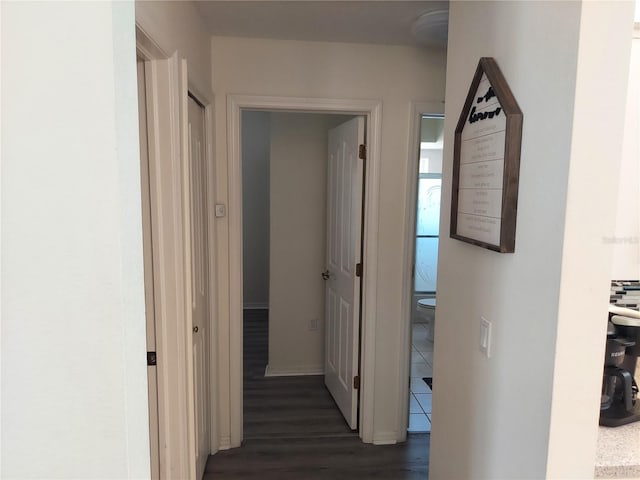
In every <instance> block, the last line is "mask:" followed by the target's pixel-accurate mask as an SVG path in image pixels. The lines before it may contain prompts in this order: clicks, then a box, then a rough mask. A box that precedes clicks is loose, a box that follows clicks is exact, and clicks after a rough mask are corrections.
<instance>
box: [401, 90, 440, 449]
mask: <svg viewBox="0 0 640 480" xmlns="http://www.w3.org/2000/svg"><path fill="white" fill-rule="evenodd" d="M422 115H442V116H443V117H444V102H412V103H411V110H410V117H409V149H408V154H409V159H408V162H407V183H406V187H405V191H406V192H407V197H406V204H405V209H404V211H405V221H404V224H405V225H406V228H405V236H404V255H403V259H402V271H403V275H402V305H401V311H400V318H401V322H400V328H401V329H402V331H401V335H402V336H401V338H403V339H404V340H403V342H402V343H401V345H400V352H399V353H400V358H403V359H404V361H401V362H400V371H399V372H398V375H400V376H399V378H400V391H399V392H398V394H399V402H398V405H399V411H398V427H399V432H398V434H399V435H398V436H399V441H405V440H406V439H407V428H408V427H409V387H410V385H409V382H410V380H409V378H410V376H411V323H412V322H411V310H412V309H411V307H412V302H413V265H414V262H415V248H416V238H415V237H416V202H417V195H418V162H419V159H420V118H421V116H422ZM440 218H442V215H441V216H440ZM436 290H437V287H436ZM434 338H435V337H434Z"/></svg>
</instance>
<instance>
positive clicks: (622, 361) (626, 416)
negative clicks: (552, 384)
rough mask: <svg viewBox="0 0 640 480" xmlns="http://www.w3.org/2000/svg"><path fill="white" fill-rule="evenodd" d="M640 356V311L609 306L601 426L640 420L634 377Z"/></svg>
mask: <svg viewBox="0 0 640 480" xmlns="http://www.w3.org/2000/svg"><path fill="white" fill-rule="evenodd" d="M639 356H640V313H639V312H638V311H637V310H632V309H629V308H622V307H616V306H610V307H609V322H608V328H607V348H606V352H605V362H604V374H603V377H602V396H601V402H600V425H604V426H607V427H618V426H620V425H626V424H629V423H633V422H637V421H639V420H640V401H638V385H637V383H636V381H635V379H634V375H635V371H636V364H637V361H638V357H639Z"/></svg>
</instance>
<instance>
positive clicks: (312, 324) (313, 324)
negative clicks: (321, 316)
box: [309, 318, 318, 332]
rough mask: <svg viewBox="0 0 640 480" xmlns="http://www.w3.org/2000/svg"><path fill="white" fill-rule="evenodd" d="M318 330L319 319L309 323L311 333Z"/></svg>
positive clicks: (313, 319)
mask: <svg viewBox="0 0 640 480" xmlns="http://www.w3.org/2000/svg"><path fill="white" fill-rule="evenodd" d="M316 330H318V319H317V318H312V319H311V320H310V321H309V331H310V332H315V331H316Z"/></svg>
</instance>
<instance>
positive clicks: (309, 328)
mask: <svg viewBox="0 0 640 480" xmlns="http://www.w3.org/2000/svg"><path fill="white" fill-rule="evenodd" d="M362 123H364V122H363V121H362V120H361V119H358V118H355V119H354V117H353V115H332V114H324V113H297V112H296V113H291V112H288V113H287V112H277V111H276V112H270V111H251V110H244V111H243V112H242V163H243V181H242V183H243V298H244V322H243V333H244V338H243V343H244V345H243V347H244V349H243V351H244V368H243V374H244V384H243V388H244V396H243V400H244V421H243V424H244V425H243V427H244V438H245V439H256V438H268V437H275V438H281V437H291V436H295V437H314V436H315V437H317V436H324V435H346V434H351V432H352V429H354V430H355V429H357V405H358V401H357V400H358V399H357V394H358V391H357V390H356V389H354V387H353V385H352V383H353V381H352V378H353V376H354V375H353V374H352V373H347V371H348V370H350V369H351V370H354V371H355V373H356V375H357V365H358V354H357V347H358V345H356V346H355V347H356V348H353V350H352V352H353V353H352V358H351V365H343V366H344V367H345V368H332V365H339V363H340V358H337V359H332V358H326V357H327V355H326V353H325V352H326V351H331V348H329V350H326V349H325V344H327V343H328V344H329V345H330V344H331V342H332V341H334V340H333V339H331V338H329V339H328V338H327V334H329V333H330V329H329V328H325V325H331V322H330V321H329V322H325V317H326V316H328V317H330V315H327V314H331V311H330V309H331V308H332V307H331V306H330V305H331V298H334V297H335V296H334V297H332V296H331V292H332V286H333V285H335V284H336V283H337V282H336V280H337V277H338V274H340V272H341V271H342V270H343V269H340V268H338V267H337V266H336V265H335V262H333V263H334V265H332V264H331V263H330V262H328V261H327V259H328V258H329V257H330V255H331V249H330V248H327V246H328V245H330V244H331V243H332V242H331V241H330V240H327V237H329V238H333V239H338V238H339V237H338V235H331V224H329V222H331V221H332V220H334V222H338V221H339V220H341V219H342V217H340V216H338V215H336V214H335V212H332V211H331V208H332V206H333V205H336V204H337V203H338V202H337V201H333V200H334V199H335V198H338V199H339V198H340V196H339V195H338V196H337V197H335V196H334V197H331V192H332V191H335V190H336V189H337V187H338V185H336V183H340V185H344V186H347V184H348V182H347V181H346V180H344V181H343V177H344V178H346V177H345V175H340V182H333V183H332V182H331V181H330V178H331V175H332V174H333V175H335V170H336V168H335V167H336V165H333V164H332V163H331V159H333V158H336V159H338V158H341V159H344V158H343V157H344V155H342V154H341V153H340V152H338V153H337V154H335V155H329V152H330V151H331V152H334V151H337V150H340V149H342V146H343V145H346V146H348V144H349V141H350V139H349V138H344V139H343V138H342V137H336V135H337V134H339V133H340V132H343V130H344V128H345V127H349V126H350V125H358V124H362ZM361 133H363V132H361ZM362 141H364V140H363V139H362ZM331 142H333V145H331ZM352 143H353V142H352ZM338 144H339V145H338ZM351 150H353V151H354V155H353V157H355V158H354V159H355V160H357V161H359V162H360V163H362V162H363V161H362V160H360V159H358V158H357V152H358V145H355V146H352V147H351ZM336 163H337V160H336ZM330 165H331V167H330ZM345 165H346V164H345ZM352 165H354V164H352ZM342 167H344V165H342ZM354 180H355V181H354V183H356V184H358V185H357V188H356V189H354V190H356V191H358V192H359V191H360V189H361V188H362V169H360V174H359V176H358V175H356V176H355V177H354ZM356 191H354V192H353V194H354V195H355V194H356ZM341 193H342V192H341ZM345 196H347V195H345ZM329 198H331V201H328V199H329ZM361 198H362V196H361V194H360V198H359V200H360V202H357V207H356V208H355V209H351V208H349V209H346V210H345V212H346V213H347V214H350V216H349V217H348V218H344V219H342V220H343V223H347V224H348V226H349V227H352V229H353V228H357V232H355V231H354V232H353V233H354V234H355V235H349V234H351V233H352V232H350V231H347V230H348V229H345V231H344V233H345V239H346V238H353V240H354V241H355V242H357V245H351V246H350V248H348V249H346V250H347V253H348V254H350V255H351V256H352V257H351V258H347V256H346V255H345V259H344V264H345V267H346V268H345V269H344V270H349V269H351V270H354V268H355V266H356V262H357V261H360V258H359V254H358V251H359V250H360V247H361V238H360V237H361V232H360V229H359V227H356V226H358V225H359V224H360V222H358V220H359V219H360V218H359V216H360V214H361V211H362V209H361V205H360V203H361ZM349 207H350V205H349ZM335 208H336V209H337V207H335ZM353 210H357V212H354V211H353ZM356 214H357V215H356ZM340 233H343V232H340ZM340 241H341V242H342V241H343V240H340ZM338 246H339V244H338V242H334V243H333V247H334V250H335V251H336V252H338V250H337V249H338ZM351 263H353V265H351ZM349 267H350V268H349ZM330 270H332V271H333V272H334V273H333V274H331V275H329V274H325V276H327V277H330V278H327V279H323V276H322V275H321V273H322V272H324V271H330ZM352 273H353V272H352ZM351 278H352V279H353V278H354V275H352V276H351ZM357 280H358V282H357V283H358V291H357V292H352V293H351V297H355V300H356V301H357V305H355V307H356V308H355V309H353V311H352V318H350V319H347V318H343V320H344V321H347V320H350V321H351V322H354V321H355V322H358V321H359V315H358V311H359V278H358V279H357ZM325 290H326V292H325ZM342 298H343V302H344V303H345V305H347V304H348V305H350V306H351V305H353V304H354V303H356V302H354V301H353V298H352V300H351V303H349V302H348V301H346V299H345V298H344V295H343V296H342ZM338 313H339V312H338ZM329 320H331V319H330V318H329ZM334 324H335V322H334ZM353 327H355V328H354V329H353V330H355V331H354V332H351V331H346V332H345V335H343V336H344V339H345V340H346V339H347V337H348V336H349V335H351V336H352V337H354V336H355V341H356V342H357V341H358V333H359V326H358V325H357V324H354V325H353ZM334 333H335V334H338V333H339V332H337V331H335V332H334ZM347 343H348V342H343V343H341V346H345V347H346V345H347ZM333 350H337V349H333ZM343 356H344V355H343ZM325 360H327V361H325ZM345 363H346V362H345ZM325 367H327V368H325ZM325 371H326V373H327V375H326V383H327V384H329V386H330V388H331V393H332V395H333V398H334V399H335V401H336V402H342V405H340V403H338V405H340V409H341V410H342V411H343V414H344V417H345V418H343V417H342V415H341V414H340V412H339V411H338V408H337V406H336V403H335V402H334V399H332V397H331V396H330V395H329V393H328V391H327V388H326V387H325V385H324V384H325ZM332 373H333V376H331V374H332ZM336 373H338V374H336ZM340 373H344V375H342V376H341V375H339V374H340ZM344 376H347V377H348V381H344V378H343V377H344ZM338 377H340V378H338ZM336 380H338V383H339V385H338V388H336V386H335V385H331V382H332V381H333V382H335V381H336ZM345 383H347V384H348V388H346V389H344V388H340V387H342V386H343V384H345ZM344 394H346V395H347V396H351V395H352V394H353V398H344V396H345V395H344ZM341 395H342V398H341ZM345 420H347V421H346V422H345Z"/></svg>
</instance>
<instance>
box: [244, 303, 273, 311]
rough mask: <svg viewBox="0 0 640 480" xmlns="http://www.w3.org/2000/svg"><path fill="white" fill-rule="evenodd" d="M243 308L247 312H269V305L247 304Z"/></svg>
mask: <svg viewBox="0 0 640 480" xmlns="http://www.w3.org/2000/svg"><path fill="white" fill-rule="evenodd" d="M242 308H243V309H245V310H268V309H269V304H268V303H245V304H244V305H243V306H242Z"/></svg>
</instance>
